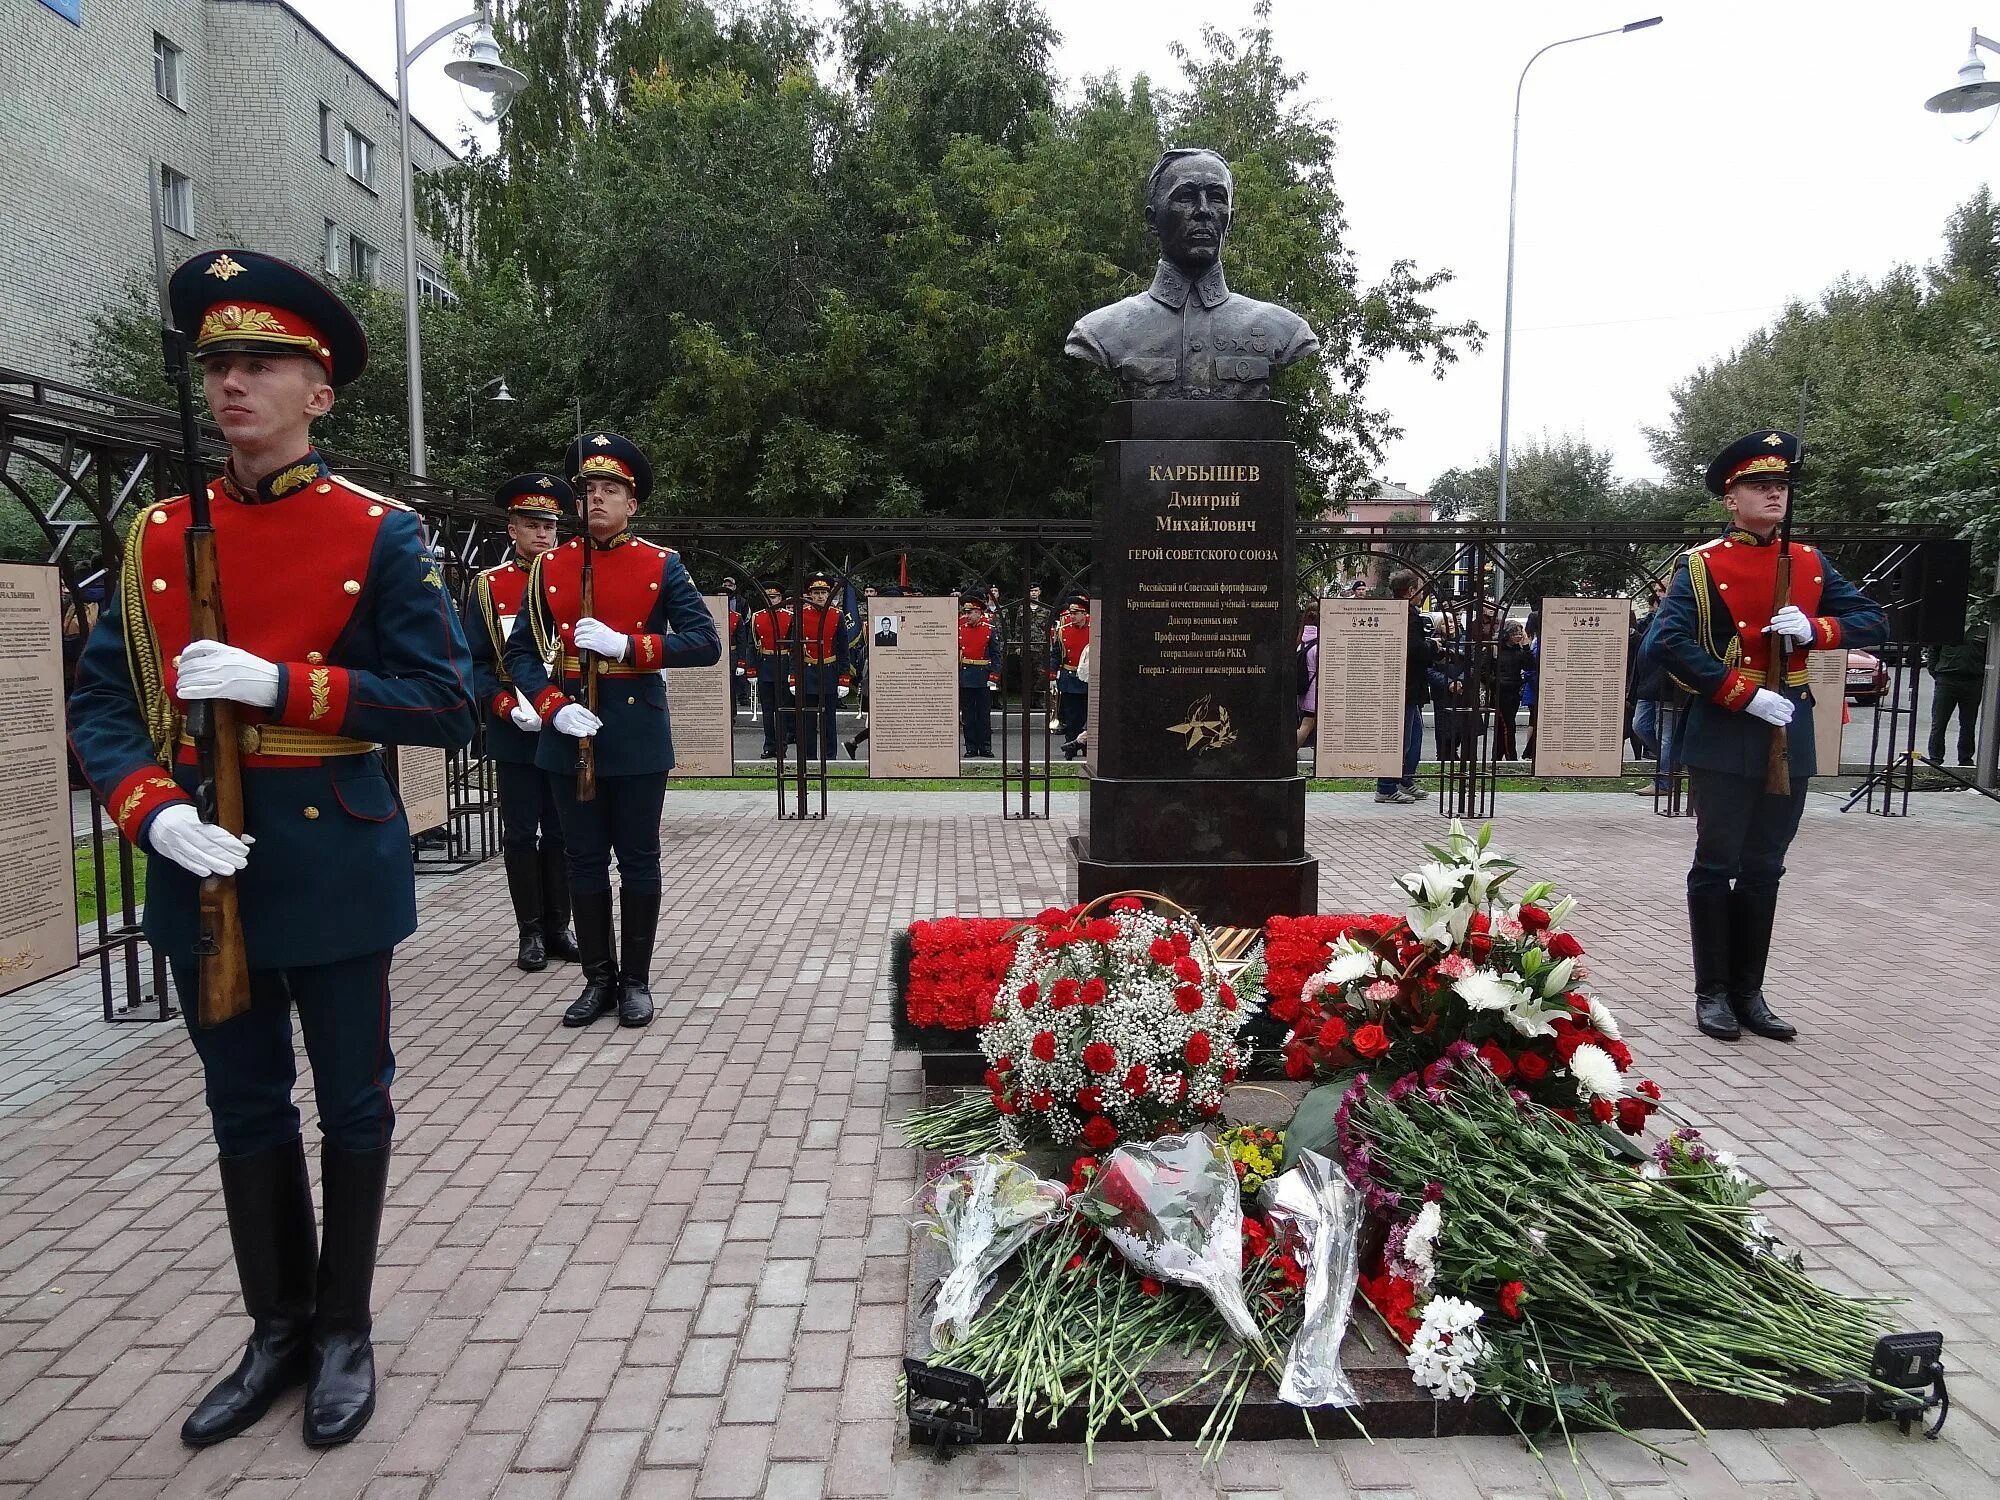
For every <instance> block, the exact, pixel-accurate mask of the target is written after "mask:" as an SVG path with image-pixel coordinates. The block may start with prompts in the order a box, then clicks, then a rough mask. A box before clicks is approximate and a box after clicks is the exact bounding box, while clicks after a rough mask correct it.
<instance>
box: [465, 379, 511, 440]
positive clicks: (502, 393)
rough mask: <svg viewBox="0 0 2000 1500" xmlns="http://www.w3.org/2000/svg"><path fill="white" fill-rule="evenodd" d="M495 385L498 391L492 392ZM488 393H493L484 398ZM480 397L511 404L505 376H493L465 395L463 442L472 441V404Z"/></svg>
mask: <svg viewBox="0 0 2000 1500" xmlns="http://www.w3.org/2000/svg"><path fill="white" fill-rule="evenodd" d="M496 385H497V386H499V387H500V389H499V390H497V391H493V387H494V386H496ZM488 391H493V394H492V395H491V396H486V393H487V392H488ZM480 396H486V399H487V400H489V401H506V402H511V401H513V399H514V393H513V392H512V391H510V390H508V389H507V377H506V376H505V375H495V376H494V377H493V378H492V379H491V380H489V381H487V382H486V384H484V385H482V386H480V387H479V388H478V389H477V390H470V391H467V392H466V393H465V440H466V441H467V442H471V441H472V403H473V401H474V400H475V399H476V398H477V397H480Z"/></svg>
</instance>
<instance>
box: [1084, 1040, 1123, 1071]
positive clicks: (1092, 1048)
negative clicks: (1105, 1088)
mask: <svg viewBox="0 0 2000 1500" xmlns="http://www.w3.org/2000/svg"><path fill="white" fill-rule="evenodd" d="M1083 1065H1084V1066H1085V1067H1086V1068H1088V1069H1090V1071H1091V1072H1093V1073H1109V1072H1110V1071H1111V1070H1112V1069H1113V1068H1115V1067H1117V1066H1118V1054H1117V1053H1116V1052H1114V1051H1113V1050H1112V1048H1111V1044H1110V1043H1109V1042H1092V1043H1091V1044H1090V1045H1089V1046H1088V1047H1085V1048H1084V1049H1083Z"/></svg>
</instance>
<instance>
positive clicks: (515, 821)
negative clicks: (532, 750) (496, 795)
mask: <svg viewBox="0 0 2000 1500" xmlns="http://www.w3.org/2000/svg"><path fill="white" fill-rule="evenodd" d="M494 765H495V766H496V767H497V768H498V770H499V776H500V842H501V843H502V844H503V845H505V846H506V847H507V848H509V849H533V848H535V847H537V834H539V835H540V840H539V843H540V847H541V848H543V849H549V850H553V851H555V852H556V853H561V852H562V847H563V833H562V819H561V816H560V814H559V812H558V809H557V807H556V792H555V788H554V787H553V786H551V785H549V773H548V772H546V771H544V770H543V769H542V768H541V767H540V766H538V765H536V764H534V763H533V762H532V761H529V762H527V763H525V764H524V763H522V762H520V761H511V760H500V761H495V762H494Z"/></svg>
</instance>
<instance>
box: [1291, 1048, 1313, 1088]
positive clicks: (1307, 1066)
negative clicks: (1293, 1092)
mask: <svg viewBox="0 0 2000 1500" xmlns="http://www.w3.org/2000/svg"><path fill="white" fill-rule="evenodd" d="M1285 1076H1286V1077H1287V1078H1289V1079H1291V1080H1292V1082H1294V1083H1303V1082H1304V1081H1305V1080H1306V1079H1308V1078H1310V1077H1312V1076H1313V1065H1312V1059H1311V1058H1310V1057H1308V1056H1307V1055H1306V1049H1305V1048H1303V1047H1299V1046H1291V1047H1287V1048H1286V1049H1285Z"/></svg>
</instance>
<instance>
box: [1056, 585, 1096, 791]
mask: <svg viewBox="0 0 2000 1500" xmlns="http://www.w3.org/2000/svg"><path fill="white" fill-rule="evenodd" d="M1089 645H1090V598H1089V596H1088V595H1086V594H1071V595H1070V596H1069V597H1068V598H1067V599H1065V600H1064V601H1063V612H1062V617H1061V618H1060V619H1059V620H1057V621H1056V628H1055V655H1056V665H1055V670H1054V671H1053V672H1051V673H1050V674H1049V675H1050V676H1051V677H1053V678H1054V679H1055V685H1056V725H1057V727H1059V728H1060V729H1061V730H1062V732H1063V736H1064V739H1063V759H1065V760H1075V759H1076V757H1077V755H1078V754H1079V753H1081V751H1082V749H1083V746H1081V745H1079V744H1078V743H1077V738H1076V737H1077V736H1078V735H1080V734H1082V733H1083V730H1084V726H1085V725H1086V724H1087V723H1089V721H1090V685H1089V684H1088V683H1086V682H1085V681H1084V680H1083V679H1082V678H1081V677H1079V676H1077V675H1076V669H1077V666H1078V664H1079V663H1081V662H1082V660H1083V653H1084V649H1085V648H1086V647H1088V646H1089Z"/></svg>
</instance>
